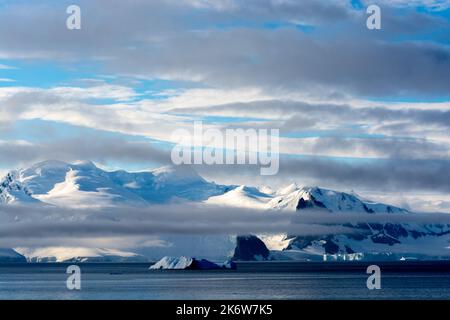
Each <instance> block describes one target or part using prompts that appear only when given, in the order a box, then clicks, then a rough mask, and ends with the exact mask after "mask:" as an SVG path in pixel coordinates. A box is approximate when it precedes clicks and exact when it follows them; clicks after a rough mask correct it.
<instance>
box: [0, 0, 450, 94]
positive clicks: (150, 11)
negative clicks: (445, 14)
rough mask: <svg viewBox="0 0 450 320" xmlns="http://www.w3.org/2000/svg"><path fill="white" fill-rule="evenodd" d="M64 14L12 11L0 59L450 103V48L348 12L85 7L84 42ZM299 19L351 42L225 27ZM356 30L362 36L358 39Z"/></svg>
mask: <svg viewBox="0 0 450 320" xmlns="http://www.w3.org/2000/svg"><path fill="white" fill-rule="evenodd" d="M256 3H258V5H256ZM65 4H66V3H58V5H55V6H54V7H50V6H32V5H31V6H30V5H24V6H12V7H11V8H9V9H6V10H4V12H3V13H2V14H0V21H1V23H2V24H5V25H7V26H8V27H7V28H1V30H4V31H2V32H0V43H2V47H1V49H0V51H1V52H3V54H9V55H10V56H12V57H14V55H16V56H17V57H19V56H20V55H25V56H26V54H28V53H29V54H30V55H31V56H32V55H33V54H34V55H39V54H40V55H42V56H43V57H45V56H47V57H48V58H49V59H53V58H59V59H60V60H62V61H66V62H70V61H74V60H78V59H80V60H83V58H86V57H94V59H95V58H97V59H100V60H99V61H103V63H104V64H105V65H106V66H107V68H108V70H109V71H112V72H119V73H124V74H135V75H143V76H144V75H145V76H147V77H150V78H154V77H162V78H170V79H190V80H201V81H202V82H204V83H206V84H208V85H215V86H224V87H236V86H260V87H263V88H265V89H266V90H270V89H271V88H285V89H288V90H299V89H302V90H309V89H311V90H318V89H319V88H320V89H322V88H324V87H328V88H333V89H335V90H338V91H345V92H349V93H353V94H359V95H372V96H373V95H399V94H402V95H404V94H415V95H424V96H427V95H438V96H439V95H448V93H449V88H448V86H447V83H449V82H450V81H449V80H450V78H449V77H450V75H449V74H450V73H449V72H448V70H449V69H450V53H449V50H448V48H447V47H445V46H439V45H437V44H432V43H429V42H428V43H427V42H423V43H420V44H418V43H409V42H396V43H392V42H391V43H388V42H386V41H384V40H386V38H388V39H389V37H390V36H391V37H392V38H395V36H397V35H398V34H397V33H396V31H395V29H398V28H392V29H385V31H384V33H383V36H379V35H375V34H374V33H371V34H367V33H366V31H367V30H366V29H365V21H364V19H360V18H358V19H356V20H355V19H354V18H352V17H353V15H354V14H356V15H357V16H359V17H361V16H362V17H363V18H364V15H363V14H361V13H355V12H353V11H352V13H349V10H351V9H350V8H349V6H348V5H347V6H343V5H340V4H339V2H318V1H310V0H308V1H307V2H303V1H302V2H273V1H264V2H256V1H251V2H247V1H245V2H242V3H239V6H238V8H237V9H236V10H237V11H236V10H234V11H233V10H232V11H231V12H227V11H225V12H224V11H220V10H219V11H212V10H206V11H205V10H204V9H195V8H193V7H192V6H187V5H185V4H184V5H183V3H179V2H177V4H176V5H175V4H174V2H173V1H172V2H168V1H155V2H154V1H152V2H148V1H134V2H133V3H129V2H122V1H114V2H113V3H112V4H111V1H96V2H92V1H89V2H87V1H86V2H84V1H82V2H81V3H80V4H81V6H82V7H83V17H84V20H83V21H84V22H83V23H84V25H83V26H84V27H83V29H82V30H80V32H69V31H68V30H66V29H65V27H64V23H65V18H66V16H65V15H64V9H65ZM416 14H417V13H416ZM388 16H389V14H388ZM422 16H423V15H421V17H422ZM293 17H298V19H300V20H305V19H306V20H308V19H307V18H308V17H310V18H311V19H310V20H320V21H321V22H323V21H329V22H328V23H329V24H327V28H329V29H330V30H333V29H332V28H333V26H332V25H331V24H332V23H333V21H335V20H336V19H337V20H339V21H345V23H344V25H345V26H346V27H345V28H343V29H344V32H345V34H338V35H336V34H335V32H331V33H332V34H333V35H334V37H335V38H339V41H337V40H333V39H330V38H329V37H327V36H324V37H321V36H317V37H314V35H310V34H305V33H302V32H299V31H298V30H295V29H293V28H280V29H276V30H268V29H266V30H261V29H255V28H244V27H241V28H239V27H233V28H220V27H218V26H220V25H225V26H226V25H227V22H228V23H229V24H230V25H233V22H235V19H237V20H238V21H239V20H240V19H242V20H243V21H255V20H256V21H258V19H260V20H261V21H267V19H269V18H272V19H273V18H275V20H277V18H279V19H281V20H285V21H289V20H290V19H293ZM347 18H348V20H344V19H347ZM395 18H397V16H392V19H395ZM427 19H428V20H430V21H428V20H427V24H432V26H433V27H435V28H448V24H443V23H442V19H438V20H436V21H435V19H432V18H429V17H427ZM194 21H195V23H194ZM416 21H417V20H416ZM420 23H422V22H420ZM424 23H425V22H424ZM357 26H360V27H359V28H358V27H357ZM354 29H357V30H361V32H351V30H354ZM384 34H387V36H384ZM380 37H381V39H380ZM343 38H344V39H343ZM102 59H103V60H102Z"/></svg>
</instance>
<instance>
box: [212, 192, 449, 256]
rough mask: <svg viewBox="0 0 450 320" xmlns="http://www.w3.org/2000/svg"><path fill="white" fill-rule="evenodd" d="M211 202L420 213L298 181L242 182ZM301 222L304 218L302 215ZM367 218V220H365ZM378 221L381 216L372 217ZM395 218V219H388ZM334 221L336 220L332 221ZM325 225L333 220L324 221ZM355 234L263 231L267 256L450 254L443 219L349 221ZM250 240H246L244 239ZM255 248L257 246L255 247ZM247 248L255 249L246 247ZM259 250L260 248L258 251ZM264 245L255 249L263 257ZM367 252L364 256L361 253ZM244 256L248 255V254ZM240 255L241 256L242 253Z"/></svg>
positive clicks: (347, 211) (334, 211)
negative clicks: (267, 187)
mask: <svg viewBox="0 0 450 320" xmlns="http://www.w3.org/2000/svg"><path fill="white" fill-rule="evenodd" d="M206 202H207V203H210V204H216V205H231V206H235V207H245V208H259V209H266V210H279V211H282V212H291V213H294V214H295V215H301V214H302V213H304V214H313V215H314V214H322V216H323V214H330V215H336V214H338V215H339V214H346V215H351V214H357V215H371V216H377V215H383V216H384V217H386V216H389V215H414V213H412V212H409V211H408V210H406V209H402V208H398V207H396V206H392V205H387V204H382V203H376V202H371V201H367V200H362V199H360V198H359V197H358V196H357V195H355V194H350V193H345V192H337V191H333V190H327V189H322V188H318V187H302V188H301V187H298V186H297V185H295V184H292V185H289V186H287V187H285V188H281V189H280V190H278V191H275V192H274V191H271V192H269V193H264V192H263V191H262V190H261V189H256V188H249V187H246V186H241V187H239V188H236V189H234V190H232V191H229V192H227V193H225V194H223V195H219V196H214V197H211V198H209V199H208V200H207V201H206ZM296 217H297V218H298V219H297V221H301V216H296ZM362 220H364V219H362ZM372 220H376V219H372ZM387 220H389V219H387ZM330 221H331V220H330ZM323 223H324V224H328V223H326V222H323ZM341 226H342V227H345V228H347V229H349V230H350V231H351V232H349V233H346V234H336V235H317V236H299V235H292V234H277V235H273V234H272V235H258V236H259V238H260V239H261V240H263V242H264V243H265V245H266V246H267V248H268V249H269V250H272V254H271V255H270V256H268V257H267V259H322V258H323V257H324V255H330V256H331V257H330V258H331V259H341V258H342V259H354V258H355V257H357V258H364V257H365V258H367V259H377V258H378V259H387V258H389V259H396V258H400V257H402V256H414V257H424V258H425V257H426V258H430V257H433V258H437V257H440V258H450V225H448V224H442V223H439V222H437V223H434V224H419V223H395V222H394V223H390V222H383V223H378V222H367V223H351V222H350V221H348V222H345V223H344V222H343V223H341ZM244 244H245V242H244ZM252 246H253V245H252ZM241 250H244V251H245V250H247V251H248V250H249V249H248V248H247V249H245V248H244V249H241ZM255 250H256V249H255ZM260 252H261V248H258V249H257V250H256V251H255V259H257V260H258V259H260V256H261V254H260ZM357 254H362V255H364V257H362V256H361V255H357ZM245 256H246V257H245V258H244V259H248V253H247V254H246V255H245ZM237 258H238V259H239V258H240V255H238V257H237Z"/></svg>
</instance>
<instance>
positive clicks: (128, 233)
mask: <svg viewBox="0 0 450 320" xmlns="http://www.w3.org/2000/svg"><path fill="white" fill-rule="evenodd" d="M31 211H32V214H31V216H30V215H29V212H30V208H29V207H17V206H12V207H11V206H2V207H0V212H1V213H2V215H1V217H2V218H1V221H2V224H1V226H0V238H1V239H2V243H4V241H12V240H14V241H17V242H16V243H15V244H14V246H20V245H24V244H29V240H30V239H39V238H41V240H37V243H35V245H39V244H41V245H42V240H44V241H48V240H49V239H50V240H51V239H65V241H67V239H74V240H75V243H74V242H72V246H73V245H76V241H77V240H76V239H78V241H84V240H83V239H86V238H89V239H95V238H111V239H113V238H115V237H117V238H127V237H131V238H136V237H148V238H151V237H153V236H158V235H182V236H188V235H190V236H192V235H227V234H247V233H285V232H287V233H292V234H298V235H326V234H349V233H353V232H355V231H354V230H352V229H351V228H348V227H344V226H342V225H344V224H348V223H350V224H357V223H412V224H449V223H450V215H448V214H408V215H392V214H391V215H389V214H384V215H368V214H355V213H353V214H350V213H342V214H339V215H335V214H326V213H317V212H314V213H308V212H304V213H302V214H301V215H300V214H292V215H289V214H281V213H280V212H270V211H257V210H248V209H236V208H225V207H211V206H206V205H202V206H200V205H190V204H184V205H166V206H155V207H145V208H131V207H123V208H112V209H111V208H109V209H96V210H80V209H64V208H52V207H43V208H39V207H37V208H36V207H33V209H32V210H31ZM14 217H21V218H20V219H19V220H17V218H14ZM46 217H51V219H48V218H46Z"/></svg>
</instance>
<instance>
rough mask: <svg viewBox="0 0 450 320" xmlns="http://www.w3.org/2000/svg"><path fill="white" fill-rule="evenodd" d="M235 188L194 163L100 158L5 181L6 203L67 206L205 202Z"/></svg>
mask: <svg viewBox="0 0 450 320" xmlns="http://www.w3.org/2000/svg"><path fill="white" fill-rule="evenodd" d="M228 190H229V187H227V186H220V185H217V184H214V183H210V182H207V181H206V180H204V179H203V178H202V177H200V176H199V175H198V174H197V173H196V172H195V171H194V170H193V169H192V168H191V167H188V166H168V167H163V168H160V169H157V170H153V171H148V172H132V173H130V172H126V171H122V170H121V171H113V172H109V171H104V170H102V169H100V168H98V167H97V166H95V164H94V163H92V162H89V161H81V162H77V163H74V164H68V163H65V162H61V161H45V162H41V163H38V164H36V165H33V166H31V167H30V168H27V169H22V170H14V171H11V172H10V173H8V174H7V175H6V177H5V178H3V179H2V180H0V203H3V204H5V203H6V204H28V203H43V204H51V205H56V206H61V207H75V208H80V207H108V206H117V205H131V206H145V205H148V204H155V203H159V204H160V203H167V202H169V201H172V200H176V199H181V200H190V201H201V200H205V199H208V198H209V197H211V196H215V195H219V194H223V193H224V192H226V191H228Z"/></svg>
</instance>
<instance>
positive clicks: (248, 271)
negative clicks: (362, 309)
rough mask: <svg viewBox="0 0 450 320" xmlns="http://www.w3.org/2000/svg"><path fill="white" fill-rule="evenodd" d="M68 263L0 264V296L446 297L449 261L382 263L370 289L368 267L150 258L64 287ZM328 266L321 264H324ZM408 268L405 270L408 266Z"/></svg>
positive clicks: (102, 268) (96, 271)
mask: <svg viewBox="0 0 450 320" xmlns="http://www.w3.org/2000/svg"><path fill="white" fill-rule="evenodd" d="M69 265H70V264H64V263H46V264H40V263H39V264H31V263H30V264H0V300H37V299H39V300H42V299H44V300H110V299H114V300H211V299H214V300H234V299H239V300H247V299H248V300H253V299H256V300H266V299H270V300H273V299H283V300H284V299H288V300H312V299H314V300H316V299H319V300H330V299H331V300H334V299H351V300H360V299H361V300H371V299H387V300H399V299H400V300H416V299H433V300H434V299H438V300H450V268H449V266H450V264H448V263H447V264H438V265H437V266H435V264H434V263H428V264H427V265H425V267H423V266H422V267H419V268H417V266H415V265H414V264H412V265H410V264H407V263H406V262H404V263H403V265H402V266H401V267H398V265H397V267H396V265H392V263H391V264H389V263H387V264H383V263H379V265H380V270H381V278H380V283H381V288H380V289H373V290H369V289H368V287H367V279H368V277H369V276H370V274H367V272H366V271H367V270H366V265H365V264H348V265H345V264H339V263H337V264H334V265H333V264H330V263H328V264H326V265H325V264H323V263H322V264H308V263H305V262H304V263H300V262H280V263H270V262H259V263H240V264H239V263H238V267H237V270H210V271H197V270H161V271H155V270H149V266H150V265H151V263H108V264H101V263H100V264H99V263H90V264H79V265H78V266H79V267H80V270H81V275H80V280H81V282H80V286H81V288H80V290H69V289H68V287H67V283H66V282H67V279H68V277H69V276H70V274H67V273H66V271H67V268H68V266H69ZM324 265H325V266H326V267H323V266H324ZM405 266H407V267H405Z"/></svg>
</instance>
